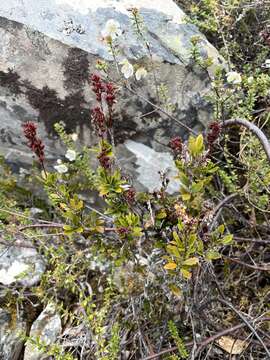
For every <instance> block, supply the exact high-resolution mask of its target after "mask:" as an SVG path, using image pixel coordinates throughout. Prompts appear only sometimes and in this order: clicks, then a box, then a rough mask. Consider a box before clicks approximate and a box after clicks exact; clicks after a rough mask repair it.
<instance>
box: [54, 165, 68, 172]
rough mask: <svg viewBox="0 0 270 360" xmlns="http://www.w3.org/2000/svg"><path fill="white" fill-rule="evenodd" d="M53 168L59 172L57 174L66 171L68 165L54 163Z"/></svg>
mask: <svg viewBox="0 0 270 360" xmlns="http://www.w3.org/2000/svg"><path fill="white" fill-rule="evenodd" d="M54 168H55V170H56V171H57V172H59V174H65V173H66V172H68V167H67V166H66V165H65V164H59V165H55V166H54Z"/></svg>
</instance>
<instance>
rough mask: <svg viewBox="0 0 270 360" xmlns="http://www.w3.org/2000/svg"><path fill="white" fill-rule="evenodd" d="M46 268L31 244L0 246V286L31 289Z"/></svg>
mask: <svg viewBox="0 0 270 360" xmlns="http://www.w3.org/2000/svg"><path fill="white" fill-rule="evenodd" d="M45 268H46V265H45V262H44V260H43V259H42V258H41V256H40V255H39V254H38V252H37V251H36V249H35V248H33V247H31V244H30V243H28V244H23V245H18V244H16V243H14V241H13V243H11V244H7V245H0V284H3V285H7V286H9V285H16V286H19V287H31V286H34V285H36V284H37V283H38V282H39V281H40V279H41V276H42V274H43V273H44V271H45Z"/></svg>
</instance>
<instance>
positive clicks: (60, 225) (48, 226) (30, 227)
mask: <svg viewBox="0 0 270 360" xmlns="http://www.w3.org/2000/svg"><path fill="white" fill-rule="evenodd" d="M64 226H65V224H56V223H51V224H30V225H25V226H22V227H20V228H19V231H23V230H27V229H34V228H61V229H62V228H63V227H64ZM84 230H85V231H91V229H89V228H85V229H84ZM104 231H106V232H109V231H113V232H115V231H117V229H116V228H113V227H109V228H104Z"/></svg>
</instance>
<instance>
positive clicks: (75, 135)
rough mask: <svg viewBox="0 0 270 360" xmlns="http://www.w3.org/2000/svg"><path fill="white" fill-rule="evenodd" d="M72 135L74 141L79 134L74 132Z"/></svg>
mask: <svg viewBox="0 0 270 360" xmlns="http://www.w3.org/2000/svg"><path fill="white" fill-rule="evenodd" d="M70 136H71V139H72V140H73V141H74V142H75V141H77V140H78V134H76V133H73V134H71V135H70Z"/></svg>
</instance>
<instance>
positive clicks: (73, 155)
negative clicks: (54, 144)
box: [65, 149, 76, 161]
mask: <svg viewBox="0 0 270 360" xmlns="http://www.w3.org/2000/svg"><path fill="white" fill-rule="evenodd" d="M65 157H66V158H67V159H68V160H69V161H74V160H75V159H76V151H75V150H72V149H68V151H67V152H66V155H65Z"/></svg>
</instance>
